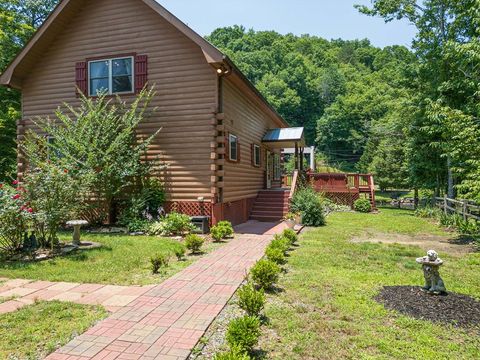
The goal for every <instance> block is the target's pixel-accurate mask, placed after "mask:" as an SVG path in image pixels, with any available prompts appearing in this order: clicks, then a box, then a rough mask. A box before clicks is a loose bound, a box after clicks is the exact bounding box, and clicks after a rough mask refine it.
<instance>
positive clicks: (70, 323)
mask: <svg viewBox="0 0 480 360" xmlns="http://www.w3.org/2000/svg"><path fill="white" fill-rule="evenodd" d="M106 316H107V312H106V311H105V310H104V309H103V308H102V307H99V306H86V305H78V304H73V303H66V302H57V301H52V302H38V303H35V304H33V305H29V306H26V307H24V308H21V309H20V310H17V311H15V312H13V313H8V314H2V315H0V358H1V359H22V360H26V359H32V360H33V359H43V357H45V356H46V355H47V354H49V353H51V352H53V351H55V350H56V349H57V348H59V347H61V346H63V345H65V344H66V343H67V342H69V341H70V340H71V339H72V338H73V337H74V336H76V335H78V334H81V333H83V332H85V331H86V330H87V329H88V328H90V327H91V326H92V325H93V324H95V323H96V322H97V321H99V320H101V319H103V318H105V317H106Z"/></svg>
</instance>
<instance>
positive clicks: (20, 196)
mask: <svg viewBox="0 0 480 360" xmlns="http://www.w3.org/2000/svg"><path fill="white" fill-rule="evenodd" d="M13 185H14V186H15V187H12V186H9V185H6V184H0V251H2V252H5V253H6V254H7V255H12V254H14V253H16V252H18V251H19V250H20V249H21V248H22V245H23V240H24V239H25V237H26V236H28V231H29V230H30V229H31V226H32V220H33V209H32V208H31V207H30V205H29V203H28V202H26V200H25V191H24V189H23V188H22V187H20V186H18V182H17V181H14V183H13Z"/></svg>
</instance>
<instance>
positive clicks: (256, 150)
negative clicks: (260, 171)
mask: <svg viewBox="0 0 480 360" xmlns="http://www.w3.org/2000/svg"><path fill="white" fill-rule="evenodd" d="M260 159H261V151H260V146H258V145H256V144H253V166H257V167H258V166H260V161H261V160H260Z"/></svg>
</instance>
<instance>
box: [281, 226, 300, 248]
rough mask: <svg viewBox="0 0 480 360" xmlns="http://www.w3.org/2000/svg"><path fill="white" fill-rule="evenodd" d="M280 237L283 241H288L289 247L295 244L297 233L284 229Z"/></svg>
mask: <svg viewBox="0 0 480 360" xmlns="http://www.w3.org/2000/svg"><path fill="white" fill-rule="evenodd" d="M282 236H283V237H284V238H285V239H288V241H289V242H290V245H293V244H295V243H296V242H297V240H298V236H297V233H296V232H295V231H294V230H292V229H285V230H283V233H282Z"/></svg>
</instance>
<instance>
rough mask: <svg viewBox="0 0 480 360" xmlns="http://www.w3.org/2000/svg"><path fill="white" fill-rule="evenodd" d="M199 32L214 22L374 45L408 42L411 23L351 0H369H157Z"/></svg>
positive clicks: (412, 32)
mask: <svg viewBox="0 0 480 360" xmlns="http://www.w3.org/2000/svg"><path fill="white" fill-rule="evenodd" d="M157 1H158V2H159V3H160V4H162V5H163V6H164V7H166V8H167V9H168V10H169V11H170V12H172V13H173V14H174V15H175V16H177V17H178V18H180V20H182V21H183V22H185V23H186V24H188V25H189V26H190V27H191V28H192V29H193V30H195V31H196V32H198V33H199V34H200V35H203V36H205V35H208V34H210V33H211V32H212V31H213V30H214V29H216V28H218V27H224V26H231V25H243V26H245V27H246V28H247V29H250V28H253V29H255V30H275V31H277V32H279V33H282V34H286V33H293V34H296V35H301V34H310V35H317V36H320V37H323V38H326V39H328V40H330V39H338V38H342V39H345V40H353V39H364V38H367V39H369V40H370V41H371V42H372V44H373V45H375V46H379V47H384V46H388V45H405V46H409V45H410V44H411V40H412V38H413V37H414V36H415V29H414V28H413V26H411V25H410V24H408V23H407V22H404V21H394V22H392V23H388V24H385V22H384V21H383V20H382V19H379V18H373V17H369V16H366V15H363V14H360V13H359V12H358V10H356V9H355V8H354V7H353V5H354V4H365V5H368V4H370V0H223V1H218V0H157Z"/></svg>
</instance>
